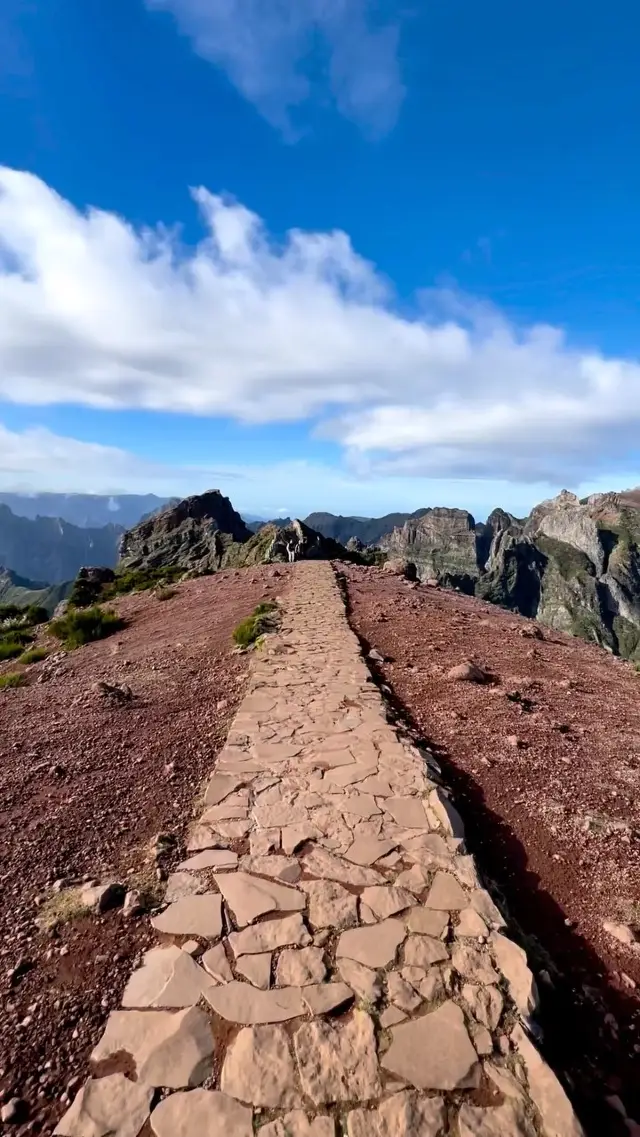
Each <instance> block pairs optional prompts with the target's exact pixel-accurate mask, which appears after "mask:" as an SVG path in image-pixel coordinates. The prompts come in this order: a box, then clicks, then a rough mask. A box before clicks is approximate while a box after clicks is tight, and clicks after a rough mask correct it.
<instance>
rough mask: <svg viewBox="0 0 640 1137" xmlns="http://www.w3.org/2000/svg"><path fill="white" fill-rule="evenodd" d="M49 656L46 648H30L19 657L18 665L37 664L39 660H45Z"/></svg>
mask: <svg viewBox="0 0 640 1137" xmlns="http://www.w3.org/2000/svg"><path fill="white" fill-rule="evenodd" d="M48 655H49V651H48V648H46V647H32V648H29V650H28V651H25V652H24V654H23V655H21V656H20V658H19V660H18V663H27V664H28V663H39V662H40V660H42V659H46V658H47V656H48Z"/></svg>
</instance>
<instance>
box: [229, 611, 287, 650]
mask: <svg viewBox="0 0 640 1137" xmlns="http://www.w3.org/2000/svg"><path fill="white" fill-rule="evenodd" d="M277 608H278V605H277V604H275V603H274V601H273V600H264V601H263V602H262V603H261V604H258V606H257V608H254V610H253V612H252V613H251V615H250V616H246V617H245V619H244V620H242V621H241V622H240V623H239V624H238V626H237V628H236V629H235V630H234V633H233V638H234V640H235V642H236V643H237V645H238V647H250V645H251V644H254V643H255V642H256V640H257V639H259V638H260V636H263V635H264V634H265V632H270V631H273V628H274V627H275V619H274V613H275V612H276V611H277Z"/></svg>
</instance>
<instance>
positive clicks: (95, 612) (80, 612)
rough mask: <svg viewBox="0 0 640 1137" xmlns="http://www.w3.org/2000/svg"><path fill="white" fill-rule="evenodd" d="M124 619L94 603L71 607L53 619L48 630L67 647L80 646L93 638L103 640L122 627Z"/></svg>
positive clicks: (90, 641)
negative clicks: (85, 606)
mask: <svg viewBox="0 0 640 1137" xmlns="http://www.w3.org/2000/svg"><path fill="white" fill-rule="evenodd" d="M124 626H125V621H124V620H123V619H122V618H121V617H120V616H118V615H117V614H116V613H115V612H112V611H111V610H110V609H109V608H101V607H100V606H99V605H95V606H94V607H92V608H81V609H79V608H73V609H71V610H70V611H68V612H67V613H66V615H64V616H62V618H61V619H60V620H54V621H53V622H52V623H51V624H50V625H49V631H50V632H51V634H52V635H53V636H56V638H57V639H59V640H61V641H62V642H63V644H64V646H65V647H66V648H68V649H70V650H71V649H73V648H76V647H82V646H83V645H84V644H88V643H93V642H94V641H95V640H104V639H106V637H107V636H111V635H113V633H114V632H119V631H121V630H122V628H124Z"/></svg>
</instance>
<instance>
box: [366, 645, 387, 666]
mask: <svg viewBox="0 0 640 1137" xmlns="http://www.w3.org/2000/svg"><path fill="white" fill-rule="evenodd" d="M367 659H370V660H371V661H372V662H373V663H384V656H383V655H382V654H381V652H379V651H378V649H377V648H375V647H373V648H371V651H370V652H369V654H368V655H367Z"/></svg>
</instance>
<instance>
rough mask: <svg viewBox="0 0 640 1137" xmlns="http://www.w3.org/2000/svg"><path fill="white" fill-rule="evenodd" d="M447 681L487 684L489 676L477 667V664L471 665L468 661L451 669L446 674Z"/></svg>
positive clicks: (470, 661)
mask: <svg viewBox="0 0 640 1137" xmlns="http://www.w3.org/2000/svg"><path fill="white" fill-rule="evenodd" d="M447 679H453V680H456V681H457V682H466V683H488V682H489V675H488V673H487V672H486V671H483V670H482V668H481V667H478V665H477V663H473V661H472V660H470V659H469V660H467V661H466V662H465V663H459V664H458V665H457V666H456V667H452V668H451V670H450V671H448V672H447Z"/></svg>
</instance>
